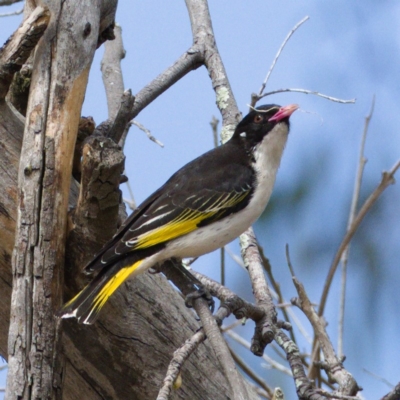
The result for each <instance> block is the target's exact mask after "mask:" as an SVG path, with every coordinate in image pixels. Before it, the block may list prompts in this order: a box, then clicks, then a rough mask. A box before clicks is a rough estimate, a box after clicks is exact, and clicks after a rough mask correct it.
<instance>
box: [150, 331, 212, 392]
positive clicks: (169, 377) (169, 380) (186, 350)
mask: <svg viewBox="0 0 400 400" xmlns="http://www.w3.org/2000/svg"><path fill="white" fill-rule="evenodd" d="M205 339H206V335H205V334H204V331H203V330H201V331H198V332H196V333H195V334H194V335H193V336H192V337H191V338H190V339H188V340H186V342H185V343H184V345H183V346H181V347H180V348H179V349H177V350H176V351H175V352H174V356H173V358H172V360H171V362H170V363H169V366H168V370H167V374H166V376H165V379H164V382H163V386H162V388H161V389H160V391H159V393H158V396H157V400H168V399H169V396H170V394H171V392H172V388H173V386H174V383H175V382H176V379H177V377H178V375H179V373H180V371H181V369H182V366H183V364H184V363H185V361H186V360H187V359H188V358H189V357H190V355H191V354H192V353H193V351H194V350H195V349H196V348H197V346H198V345H199V344H200V343H202V342H203V341H204V340H205Z"/></svg>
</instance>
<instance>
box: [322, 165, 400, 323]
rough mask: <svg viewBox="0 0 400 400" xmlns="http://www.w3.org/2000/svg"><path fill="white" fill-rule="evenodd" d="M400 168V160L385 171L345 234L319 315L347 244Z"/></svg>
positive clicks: (333, 263)
mask: <svg viewBox="0 0 400 400" xmlns="http://www.w3.org/2000/svg"><path fill="white" fill-rule="evenodd" d="M399 168H400V160H398V161H397V162H396V164H395V165H394V166H393V167H392V169H391V170H390V171H389V172H386V171H385V172H383V174H382V179H381V182H380V183H379V185H378V186H377V188H376V189H375V190H374V191H373V192H372V193H371V195H370V196H369V197H368V199H367V200H365V202H364V204H363V206H362V207H361V209H360V211H359V212H358V214H357V216H356V217H355V218H354V221H353V224H352V226H351V229H350V230H348V231H347V233H346V235H345V236H344V238H343V240H342V243H340V246H339V249H338V251H337V252H336V255H335V258H334V259H333V261H332V265H331V267H330V269H329V272H328V276H327V278H326V281H325V285H324V289H323V292H322V295H321V300H320V302H319V309H318V315H320V316H321V315H323V313H324V310H325V305H326V300H327V298H328V293H329V288H330V286H331V283H332V279H333V276H334V275H335V272H336V268H337V266H338V264H339V262H340V258H341V257H342V254H343V251H344V249H345V248H346V246H347V245H348V244H349V243H350V240H351V239H352V238H353V236H354V234H355V232H356V231H357V229H358V227H359V226H360V224H361V221H362V220H363V219H364V217H365V215H366V214H367V213H368V211H369V210H370V209H371V207H372V206H373V205H374V204H375V202H376V201H377V200H378V198H379V196H380V195H381V194H382V193H383V191H384V190H385V189H386V188H387V187H388V186H389V185H392V184H394V183H395V180H394V174H395V173H396V171H397V170H398V169H399Z"/></svg>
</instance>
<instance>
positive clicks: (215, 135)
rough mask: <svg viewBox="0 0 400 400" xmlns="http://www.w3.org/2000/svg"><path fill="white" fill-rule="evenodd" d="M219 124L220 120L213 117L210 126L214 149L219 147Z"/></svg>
mask: <svg viewBox="0 0 400 400" xmlns="http://www.w3.org/2000/svg"><path fill="white" fill-rule="evenodd" d="M218 124H219V119H218V118H215V116H214V115H213V117H212V119H211V122H210V125H211V129H212V133H213V139H214V147H218Z"/></svg>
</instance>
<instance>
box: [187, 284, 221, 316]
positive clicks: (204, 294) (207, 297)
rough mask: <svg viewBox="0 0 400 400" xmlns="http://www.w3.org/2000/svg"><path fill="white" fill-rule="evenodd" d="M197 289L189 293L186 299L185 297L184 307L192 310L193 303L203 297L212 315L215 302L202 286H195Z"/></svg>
mask: <svg viewBox="0 0 400 400" xmlns="http://www.w3.org/2000/svg"><path fill="white" fill-rule="evenodd" d="M196 286H197V287H198V289H196V290H194V291H193V292H191V293H189V294H188V295H187V296H186V297H185V305H186V307H188V308H193V302H194V301H195V300H197V299H199V298H200V297H203V298H204V299H205V300H206V301H207V303H208V307H210V310H211V313H214V309H215V302H214V299H213V297H212V296H211V294H210V293H209V292H208V291H207V290H206V289H204V287H203V286H200V285H198V284H197V285H196Z"/></svg>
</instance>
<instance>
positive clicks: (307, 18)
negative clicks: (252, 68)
mask: <svg viewBox="0 0 400 400" xmlns="http://www.w3.org/2000/svg"><path fill="white" fill-rule="evenodd" d="M309 19H310V17H308V16H305V17H304V18H303V19H302V20H301V21H299V22H298V23H297V24H296V25H295V26H294V27H293V28H292V30H291V31H290V32H289V33H288V35H287V36H286V38H285V40H284V41H283V43H282V44H281V47H280V48H279V50H278V52H277V53H276V56H275V58H274V61H272V64H271V67H270V68H269V71H268V73H267V76H266V77H265V79H264V82H263V84H262V85H261V88H260V91H259V92H258V98H259V99H260V98H261V97H260V96H262V94H263V92H264V89H265V87H266V86H267V82H268V79H269V76H270V75H271V73H272V70H273V69H274V67H275V64H276V62H277V61H278V58H279V56H280V55H281V53H282V50H283V48H284V47H285V46H286V43H287V42H288V41H289V39H290V38H291V36H292V35H293V33H295V32H296V30H297V29H298V28H300V26H301V25H303V24H304V22H306V21H308V20H309ZM254 105H255V103H254V104H252V106H253V107H254Z"/></svg>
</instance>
